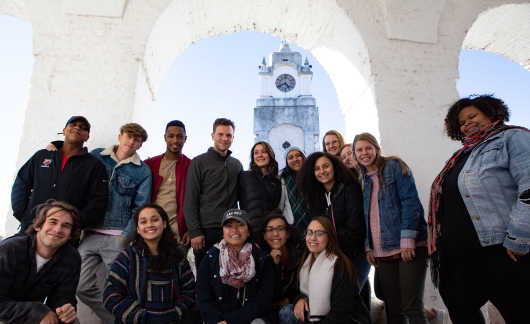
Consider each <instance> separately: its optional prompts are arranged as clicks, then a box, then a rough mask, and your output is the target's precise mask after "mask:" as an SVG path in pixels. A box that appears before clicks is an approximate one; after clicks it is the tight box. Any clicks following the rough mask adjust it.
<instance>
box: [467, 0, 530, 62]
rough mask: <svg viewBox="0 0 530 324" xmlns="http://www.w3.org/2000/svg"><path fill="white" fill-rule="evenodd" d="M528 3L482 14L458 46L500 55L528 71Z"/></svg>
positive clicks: (529, 14)
mask: <svg viewBox="0 0 530 324" xmlns="http://www.w3.org/2000/svg"><path fill="white" fill-rule="evenodd" d="M529 16H530V3H524V4H505V5H501V6H498V7H494V8H491V9H488V10H486V11H484V12H482V13H481V14H480V15H479V16H478V18H477V20H476V21H475V22H474V23H473V25H472V26H471V28H470V29H469V31H468V32H467V35H466V38H465V39H464V43H463V45H462V48H463V49H467V50H484V51H488V52H491V53H495V54H497V55H500V56H504V57H506V58H508V59H510V60H512V61H514V62H517V63H519V64H521V65H522V66H523V67H524V68H525V69H527V70H530V20H529V19H528V17H529Z"/></svg>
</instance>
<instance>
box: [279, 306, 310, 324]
mask: <svg viewBox="0 0 530 324" xmlns="http://www.w3.org/2000/svg"><path fill="white" fill-rule="evenodd" d="M278 321H279V323H280V324H304V322H302V321H300V320H298V319H297V318H296V317H294V305H293V304H287V305H285V306H283V307H282V309H280V311H279V312H278Z"/></svg>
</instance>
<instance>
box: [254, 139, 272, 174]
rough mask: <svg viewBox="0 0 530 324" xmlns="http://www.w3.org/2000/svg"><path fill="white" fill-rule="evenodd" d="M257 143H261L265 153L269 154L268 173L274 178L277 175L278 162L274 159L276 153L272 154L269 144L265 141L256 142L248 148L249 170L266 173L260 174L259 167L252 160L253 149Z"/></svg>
mask: <svg viewBox="0 0 530 324" xmlns="http://www.w3.org/2000/svg"><path fill="white" fill-rule="evenodd" d="M258 145H263V148H264V149H265V151H267V154H269V173H268V174H269V176H271V177H275V178H276V177H277V176H278V162H277V161H276V155H275V154H274V150H273V149H272V147H271V146H270V144H269V143H267V142H263V141H261V142H257V143H256V144H254V145H253V146H252V148H251V149H250V165H249V168H250V172H251V173H257V174H259V175H262V176H265V175H266V174H261V168H260V167H258V166H257V165H256V163H255V162H254V149H255V148H256V146H258Z"/></svg>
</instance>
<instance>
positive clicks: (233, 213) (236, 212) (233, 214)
mask: <svg viewBox="0 0 530 324" xmlns="http://www.w3.org/2000/svg"><path fill="white" fill-rule="evenodd" d="M230 219H236V220H237V221H238V222H241V223H244V224H247V225H248V224H249V223H250V222H249V220H248V216H247V213H245V211H244V210H241V209H237V208H233V209H229V210H227V211H226V212H225V213H224V215H223V220H222V221H221V226H223V225H224V224H225V223H226V221H228V220H230Z"/></svg>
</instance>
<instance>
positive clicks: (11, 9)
mask: <svg viewBox="0 0 530 324" xmlns="http://www.w3.org/2000/svg"><path fill="white" fill-rule="evenodd" d="M0 14H5V15H10V16H13V17H18V18H20V19H22V20H25V21H30V20H29V16H28V11H27V9H26V4H25V3H24V1H22V0H5V1H2V2H1V3H0Z"/></svg>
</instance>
